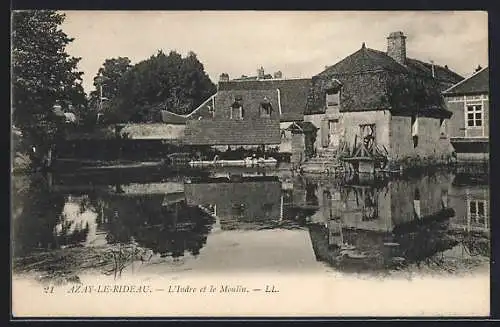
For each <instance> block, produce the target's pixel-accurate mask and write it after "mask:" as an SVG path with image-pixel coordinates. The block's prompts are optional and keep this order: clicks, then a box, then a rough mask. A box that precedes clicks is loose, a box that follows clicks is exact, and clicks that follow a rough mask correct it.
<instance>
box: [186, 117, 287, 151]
mask: <svg viewBox="0 0 500 327" xmlns="http://www.w3.org/2000/svg"><path fill="white" fill-rule="evenodd" d="M280 141H281V134H280V126H279V121H277V120H264V119H262V120H207V119H202V120H188V121H187V124H186V129H185V131H184V143H185V144H190V145H261V144H279V143H280Z"/></svg>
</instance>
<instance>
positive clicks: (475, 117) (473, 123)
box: [467, 104, 483, 127]
mask: <svg viewBox="0 0 500 327" xmlns="http://www.w3.org/2000/svg"><path fill="white" fill-rule="evenodd" d="M481 126H483V108H482V106H481V105H480V104H476V105H468V106H467V127H481Z"/></svg>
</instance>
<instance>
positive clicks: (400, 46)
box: [387, 31, 406, 65]
mask: <svg viewBox="0 0 500 327" xmlns="http://www.w3.org/2000/svg"><path fill="white" fill-rule="evenodd" d="M387 55H388V56H389V57H391V58H392V59H394V60H396V61H397V62H398V63H400V64H401V65H406V36H405V35H404V34H403V32H401V31H398V32H392V33H391V34H389V37H388V38H387Z"/></svg>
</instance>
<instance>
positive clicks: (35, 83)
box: [12, 10, 86, 151]
mask: <svg viewBox="0 0 500 327" xmlns="http://www.w3.org/2000/svg"><path fill="white" fill-rule="evenodd" d="M64 19H65V16H64V15H63V14H60V13H58V12H56V11H54V10H29V11H16V12H14V13H13V15H12V93H13V94H12V95H13V101H12V110H13V112H12V114H13V123H14V124H15V125H16V126H17V127H19V128H20V129H21V131H22V133H23V137H24V138H25V139H26V141H27V142H28V143H29V144H33V145H36V146H39V148H40V149H44V148H47V147H50V144H51V142H52V141H53V140H54V137H55V135H56V134H57V130H58V129H57V124H56V121H55V119H54V118H55V117H53V106H54V105H55V104H56V103H59V104H61V105H62V106H63V107H65V106H70V105H72V106H73V107H74V108H76V109H78V110H81V109H82V108H84V107H85V106H86V98H85V92H84V90H83V87H82V84H81V75H82V74H83V73H81V72H79V71H78V70H77V64H78V62H79V60H80V58H75V57H71V56H70V55H69V54H67V53H66V46H67V45H68V44H69V43H71V42H72V41H73V39H72V38H70V37H68V36H67V35H66V34H65V33H64V32H63V31H62V30H61V29H60V28H59V26H60V25H61V24H62V23H63V21H64ZM42 151H43V150H42Z"/></svg>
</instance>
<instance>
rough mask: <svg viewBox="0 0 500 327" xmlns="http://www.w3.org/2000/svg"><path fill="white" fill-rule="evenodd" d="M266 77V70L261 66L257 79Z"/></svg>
mask: <svg viewBox="0 0 500 327" xmlns="http://www.w3.org/2000/svg"><path fill="white" fill-rule="evenodd" d="M264 75H265V73H264V68H263V67H262V66H261V67H260V68H259V69H257V78H258V79H264Z"/></svg>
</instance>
